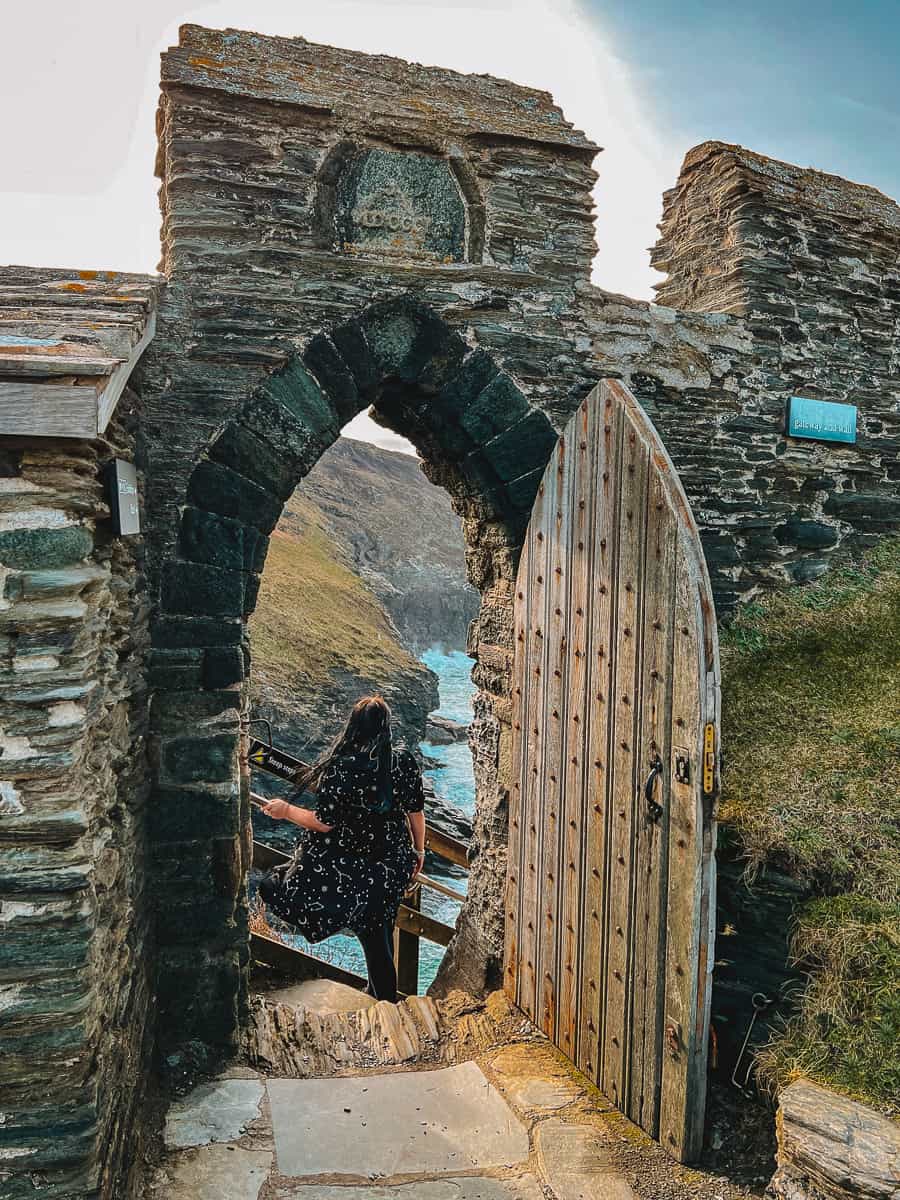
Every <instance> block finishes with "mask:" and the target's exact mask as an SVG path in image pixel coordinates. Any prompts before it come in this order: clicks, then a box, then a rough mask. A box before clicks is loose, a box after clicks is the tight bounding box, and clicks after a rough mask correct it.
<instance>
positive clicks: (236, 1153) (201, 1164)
mask: <svg viewBox="0 0 900 1200" xmlns="http://www.w3.org/2000/svg"><path fill="white" fill-rule="evenodd" d="M271 1166H272V1152H271V1151H270V1150H245V1149H243V1148H242V1147H241V1146H219V1145H216V1144H213V1145H209V1146H203V1147H201V1148H200V1149H198V1150H191V1151H185V1153H183V1154H180V1155H178V1157H177V1158H175V1159H172V1160H168V1161H167V1162H166V1164H165V1166H164V1167H163V1168H162V1169H160V1170H159V1171H158V1172H157V1174H156V1177H155V1179H154V1181H153V1185H152V1186H154V1187H155V1188H156V1190H155V1191H154V1192H153V1193H151V1194H153V1195H156V1196H159V1197H160V1200H162V1197H165V1200H205V1198H206V1197H209V1198H210V1200H212V1198H213V1197H215V1200H259V1196H260V1193H261V1191H262V1188H263V1184H264V1183H265V1182H266V1179H267V1178H268V1176H269V1171H270V1169H271ZM346 1200H352V1198H351V1197H349V1196H348V1197H346Z"/></svg>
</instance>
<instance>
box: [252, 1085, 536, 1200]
mask: <svg viewBox="0 0 900 1200" xmlns="http://www.w3.org/2000/svg"><path fill="white" fill-rule="evenodd" d="M268 1090H269V1102H270V1104H271V1107H272V1124H273V1128H274V1133H275V1153H276V1156H277V1160H278V1169H279V1171H280V1172H281V1174H282V1175H288V1176H291V1175H325V1174H328V1175H331V1174H340V1175H363V1176H366V1175H371V1174H372V1173H375V1174H378V1175H401V1174H413V1173H415V1174H424V1173H428V1174H434V1175H443V1176H445V1177H446V1176H447V1175H450V1174H453V1173H454V1172H458V1171H459V1169H460V1165H461V1164H460V1158H461V1157H462V1156H463V1155H464V1156H465V1166H466V1168H467V1169H471V1168H472V1167H473V1166H474V1167H478V1166H494V1165H511V1164H513V1163H516V1162H522V1161H524V1160H525V1159H526V1158H527V1156H528V1133H527V1131H526V1129H525V1126H524V1125H523V1124H522V1123H521V1122H520V1121H519V1119H518V1118H517V1117H516V1115H515V1114H514V1113H513V1111H512V1110H511V1109H510V1108H509V1106H508V1105H507V1104H506V1102H505V1101H504V1100H503V1098H502V1096H501V1095H500V1093H499V1092H498V1091H497V1089H496V1088H495V1087H494V1086H493V1085H492V1084H491V1083H489V1082H488V1080H487V1079H486V1078H485V1076H484V1074H483V1073H482V1071H481V1070H480V1068H479V1067H478V1066H477V1065H476V1064H475V1063H473V1062H467V1063H463V1064H462V1065H460V1066H455V1067H447V1068H444V1069H442V1070H437V1071H428V1072H427V1073H423V1072H421V1071H417V1072H411V1073H401V1074H399V1075H370V1076H367V1077H366V1079H365V1090H363V1086H362V1084H361V1080H360V1079H359V1078H355V1079H354V1078H346V1079H339V1078H337V1079H271V1080H269V1087H268ZM401 1131H402V1132H401ZM429 1135H430V1136H429Z"/></svg>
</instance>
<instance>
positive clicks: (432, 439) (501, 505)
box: [152, 296, 556, 1045]
mask: <svg viewBox="0 0 900 1200" xmlns="http://www.w3.org/2000/svg"><path fill="white" fill-rule="evenodd" d="M369 405H374V406H375V410H376V413H377V414H378V416H379V417H380V419H382V420H383V421H384V422H385V423H387V424H389V425H390V426H391V427H392V428H394V429H395V430H397V431H398V432H400V433H402V434H404V435H405V436H406V437H408V438H409V439H410V440H411V441H412V442H413V443H414V444H415V445H416V447H417V448H418V450H419V451H420V453H421V454H422V456H423V459H424V462H425V468H426V471H427V473H428V475H429V477H430V478H431V479H432V480H433V481H434V482H436V483H439V484H441V485H443V486H444V487H446V488H447V490H448V491H449V492H450V493H451V495H452V497H453V501H454V505H455V507H456V508H457V511H458V512H459V513H460V514H461V516H462V519H463V529H464V536H465V540H466V550H467V560H468V565H469V574H470V578H471V580H472V583H473V584H474V585H475V586H476V587H477V588H478V589H479V591H480V592H481V595H482V610H481V614H480V616H479V619H478V622H477V635H476V637H475V638H474V645H473V652H474V654H475V656H476V659H477V665H476V669H475V682H476V684H477V686H478V688H479V694H478V699H477V703H476V721H475V727H474V729H475V733H474V745H473V753H474V757H475V770H476V783H477V790H478V806H477V813H476V830H475V839H474V853H475V858H474V862H473V871H472V878H471V888H470V901H469V905H468V906H467V908H466V910H464V913H463V916H462V918H461V920H460V927H459V932H458V935H457V939H456V942H455V943H454V945H453V946H451V949H450V952H449V954H448V959H447V964H448V966H447V969H446V972H445V975H446V976H449V977H450V978H452V980H453V981H454V982H462V983H465V984H467V985H468V986H469V987H471V988H473V989H480V988H484V987H486V986H491V985H494V984H499V981H500V967H501V963H500V958H501V956H502V943H503V908H502V896H501V890H502V880H503V869H502V863H498V862H497V861H496V860H497V858H498V857H501V856H502V855H503V853H504V847H505V832H506V826H505V822H506V781H505V778H504V772H503V769H502V766H501V760H502V750H501V743H502V741H503V738H502V734H501V730H502V727H503V725H504V723H506V722H507V718H508V713H507V709H508V703H509V701H508V693H509V682H508V679H509V670H510V659H511V645H512V634H511V626H512V609H511V599H512V591H511V589H512V583H513V580H514V576H515V569H516V563H517V560H518V553H519V549H520V546H521V539H522V534H523V532H524V529H525V526H526V524H527V521H528V517H529V515H530V512H531V507H532V502H533V500H534V496H535V493H536V490H537V487H538V484H539V482H540V479H541V476H542V473H543V470H544V467H545V464H546V462H547V460H548V458H549V456H550V454H551V452H552V450H553V447H554V446H555V444H556V433H555V431H554V429H553V427H552V425H551V424H550V422H549V420H548V419H547V417H546V416H545V415H544V413H543V412H541V411H540V410H539V409H537V408H534V407H532V406H531V405H530V404H529V402H528V400H527V399H526V397H525V396H524V395H523V393H522V392H521V390H520V389H519V388H518V387H517V385H516V384H515V383H514V382H513V380H512V379H511V378H510V377H509V376H508V375H507V374H505V373H504V372H502V371H500V370H499V369H498V367H497V366H496V365H495V363H494V362H493V360H492V358H491V356H490V355H489V354H487V353H486V352H485V351H483V350H480V349H472V348H470V347H469V346H468V345H467V344H466V342H465V341H464V340H463V338H462V337H460V336H459V334H458V333H456V332H454V331H453V330H452V329H451V328H450V327H449V326H448V325H447V324H446V323H445V322H444V321H443V320H442V319H441V318H440V317H439V316H438V315H437V314H436V313H435V312H434V311H433V310H432V309H430V308H429V307H428V306H427V305H425V304H423V303H421V302H420V301H418V300H416V299H414V298H413V297H411V296H401V297H399V298H395V299H391V300H388V301H384V302H379V303H375V304H372V305H370V306H369V307H367V308H366V309H365V310H364V311H363V312H362V313H360V314H359V316H357V317H355V318H353V319H351V320H349V321H345V322H343V323H341V324H339V325H338V326H336V327H335V328H333V329H332V330H330V331H329V332H328V333H327V334H326V333H319V334H317V335H316V336H314V337H313V338H312V339H311V340H310V341H309V343H308V344H307V345H306V347H305V348H304V349H303V351H302V352H300V353H298V354H297V355H295V356H293V357H291V358H290V359H289V360H288V361H287V362H286V363H285V364H284V365H283V366H282V367H281V368H280V369H279V370H277V371H276V372H275V373H273V374H272V375H270V376H269V377H268V378H266V379H265V381H264V382H263V383H262V384H261V385H260V386H259V387H258V388H257V389H256V390H255V391H254V392H253V394H252V395H251V396H250V397H249V398H248V399H247V400H246V402H245V403H244V404H243V405H242V406H241V407H240V408H239V409H238V410H237V412H236V413H235V414H234V415H233V417H232V418H231V419H230V420H229V421H228V422H227V423H226V424H225V425H223V426H222V427H221V428H220V429H219V430H218V431H217V432H216V433H215V435H214V436H213V437H212V438H211V439H210V441H209V442H208V444H207V446H206V448H205V450H204V452H203V454H202V455H201V457H200V458H199V460H198V461H197V462H196V463H195V465H194V468H193V470H192V472H191V475H190V478H189V480H188V484H187V492H186V496H185V498H184V504H183V506H182V507H181V509H180V517H179V528H178V538H177V542H176V546H175V549H174V551H173V553H172V554H171V555H170V556H169V558H168V560H167V561H166V562H165V563H164V564H163V565H162V572H161V586H160V601H159V614H158V617H157V620H156V622H155V625H154V636H155V644H156V646H157V648H158V649H164V650H168V651H172V652H176V653H174V655H171V654H170V656H169V659H168V664H169V665H168V666H167V667H166V668H164V669H163V671H162V672H161V673H159V672H158V673H157V677H156V678H155V679H154V681H153V682H154V684H155V686H156V689H157V690H156V693H155V695H154V700H153V718H154V720H153V729H154V734H155V760H156V766H157V775H158V787H157V791H156V798H155V804H154V809H153V822H152V823H153V830H154V835H155V838H154V840H155V860H156V864H157V878H158V879H159V880H160V885H161V886H160V893H159V905H158V913H159V919H158V933H159V939H160V943H161V954H160V989H161V990H160V1009H161V1016H162V1028H163V1035H164V1039H165V1041H167V1042H168V1043H169V1044H172V1043H177V1042H183V1041H186V1040H190V1039H197V1040H199V1041H202V1042H205V1043H209V1044H213V1045H216V1044H226V1045H227V1044H229V1043H233V1041H234V1039H235V1037H236V1033H237V1030H238V1028H239V1025H240V1019H241V1014H242V1010H243V1006H244V1003H245V1000H246V977H247V970H246V968H247V956H248V948H247V914H246V888H245V878H246V873H247V869H248V862H249V849H250V835H249V795H248V791H249V787H248V781H247V779H246V778H242V777H241V774H240V767H239V747H240V738H241V720H242V717H245V716H246V711H247V705H248V688H247V680H248V677H249V667H250V662H249V646H248V642H247V639H246V621H247V618H248V617H249V615H250V614H251V613H252V611H253V609H254V606H255V603H256V596H257V592H258V587H259V579H260V574H261V572H262V569H263V566H264V564H265V558H266V551H267V548H268V539H269V534H270V533H271V531H272V529H273V528H274V526H275V524H276V522H277V521H278V518H279V516H280V514H281V509H282V506H283V504H284V502H285V501H286V500H287V498H288V497H289V496H290V494H291V493H292V491H293V490H294V488H295V487H296V486H297V484H298V483H299V481H300V480H301V479H302V478H303V476H304V475H306V473H307V472H308V471H309V470H310V469H311V468H312V466H313V465H314V464H315V463H316V461H317V460H318V458H319V457H320V455H321V454H322V453H323V452H324V451H325V450H326V449H327V447H328V446H330V445H331V444H332V442H333V441H334V440H335V439H336V438H337V437H338V435H339V433H340V430H341V428H342V427H343V426H344V425H345V424H346V423H347V422H348V421H349V420H351V418H352V417H354V416H355V415H356V414H357V413H358V412H360V411H362V410H363V409H364V408H366V407H367V406H369ZM178 651H181V652H182V656H181V657H179V654H178V653H177V652H178ZM473 913H477V919H476V918H475V917H473Z"/></svg>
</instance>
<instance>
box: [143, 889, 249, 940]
mask: <svg viewBox="0 0 900 1200" xmlns="http://www.w3.org/2000/svg"><path fill="white" fill-rule="evenodd" d="M233 918H234V903H233V901H231V900H226V899H220V898H218V897H214V898H208V897H206V896H203V895H196V896H193V895H192V896H187V897H179V898H178V899H177V900H175V901H173V902H171V903H170V902H169V901H168V900H167V898H165V897H164V898H162V899H161V900H160V902H159V903H158V905H157V911H156V940H157V944H158V945H160V946H189V945H202V946H204V948H205V949H207V950H209V949H210V948H212V947H215V946H216V945H217V944H220V943H221V944H223V945H224V946H226V947H227V946H228V945H230V944H231V943H232V942H233V941H234V929H233Z"/></svg>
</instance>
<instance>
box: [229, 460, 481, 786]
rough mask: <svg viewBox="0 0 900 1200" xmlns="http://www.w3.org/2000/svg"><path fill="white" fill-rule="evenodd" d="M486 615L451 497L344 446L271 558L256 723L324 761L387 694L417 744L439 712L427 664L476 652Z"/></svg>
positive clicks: (415, 475)
mask: <svg viewBox="0 0 900 1200" xmlns="http://www.w3.org/2000/svg"><path fill="white" fill-rule="evenodd" d="M476 608H477V594H476V593H475V592H474V590H473V589H472V588H470V587H469V586H468V584H467V583H466V581H465V564H464V559H463V544H462V535H461V533H460V530H459V524H458V521H457V518H456V517H455V516H454V514H453V512H452V510H451V508H450V501H449V498H448V496H447V494H446V493H445V492H444V491H443V490H441V489H439V488H436V487H434V486H433V485H432V484H430V483H429V482H428V481H427V480H426V479H425V477H424V476H423V475H422V473H421V471H420V469H419V465H418V461H417V460H416V459H414V458H412V457H411V456H408V455H403V454H395V453H390V452H388V451H385V450H380V449H378V448H377V447H375V446H372V445H369V444H367V443H362V442H353V441H349V440H345V439H341V440H339V441H338V442H336V443H335V445H334V446H333V447H332V448H331V449H330V450H329V451H328V452H327V453H326V454H325V455H324V456H323V458H322V460H321V461H320V462H319V463H318V464H317V466H316V467H315V469H314V470H313V471H312V472H311V473H310V475H309V476H307V478H306V479H305V480H304V482H303V484H302V486H301V487H300V488H298V489H297V491H296V492H295V493H294V495H293V496H292V497H291V499H290V500H289V501H288V502H287V504H286V506H285V510H284V513H283V515H282V519H281V521H280V522H279V525H278V528H277V530H276V532H275V534H274V536H273V538H272V542H271V545H270V547H269V554H268V558H267V561H266V568H265V572H264V574H263V580H262V586H261V588H260V594H259V600H258V603H257V608H256V612H255V614H254V616H253V619H252V621H251V625H250V632H251V646H252V653H253V685H252V686H253V701H254V716H256V717H261V718H266V719H267V720H269V721H270V722H271V724H272V729H273V735H274V737H275V740H276V742H277V743H278V744H279V745H280V746H283V747H284V748H285V749H286V750H288V751H290V752H291V753H293V754H296V755H297V756H298V757H302V758H313V757H315V756H316V755H317V754H318V753H319V752H320V751H321V750H322V749H324V747H325V746H326V745H327V744H328V742H329V741H330V740H331V739H332V738H333V737H334V736H335V734H336V733H337V732H338V731H339V729H340V727H341V725H342V723H343V720H344V718H345V716H346V714H347V712H348V710H349V708H350V706H351V705H352V704H353V702H354V701H355V700H357V699H358V698H359V697H360V696H362V695H365V694H366V693H368V692H373V691H377V692H380V693H382V694H383V695H384V696H385V697H386V699H387V700H388V702H389V703H390V705H391V707H392V709H393V711H394V716H395V726H396V729H397V734H398V739H400V740H403V741H404V742H405V743H406V744H407V745H410V746H416V745H417V744H418V742H419V741H420V740H421V739H422V738H423V736H424V733H425V723H426V718H427V716H428V713H429V712H431V711H432V710H433V709H435V708H437V705H438V691H437V679H436V677H435V676H434V675H433V674H432V673H431V671H429V670H428V669H427V668H426V667H425V666H424V665H423V664H422V663H421V662H419V660H418V658H417V657H416V652H417V651H418V650H420V649H421V648H423V647H425V646H427V645H430V644H432V643H433V642H443V643H444V644H446V645H450V646H454V647H455V646H461V645H463V644H464V640H465V632H466V628H467V625H468V621H469V620H470V619H471V617H472V616H473V615H474V612H475V610H476ZM257 785H259V790H267V789H266V787H265V784H264V781H263V780H258V781H257V780H255V781H254V786H257Z"/></svg>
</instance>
